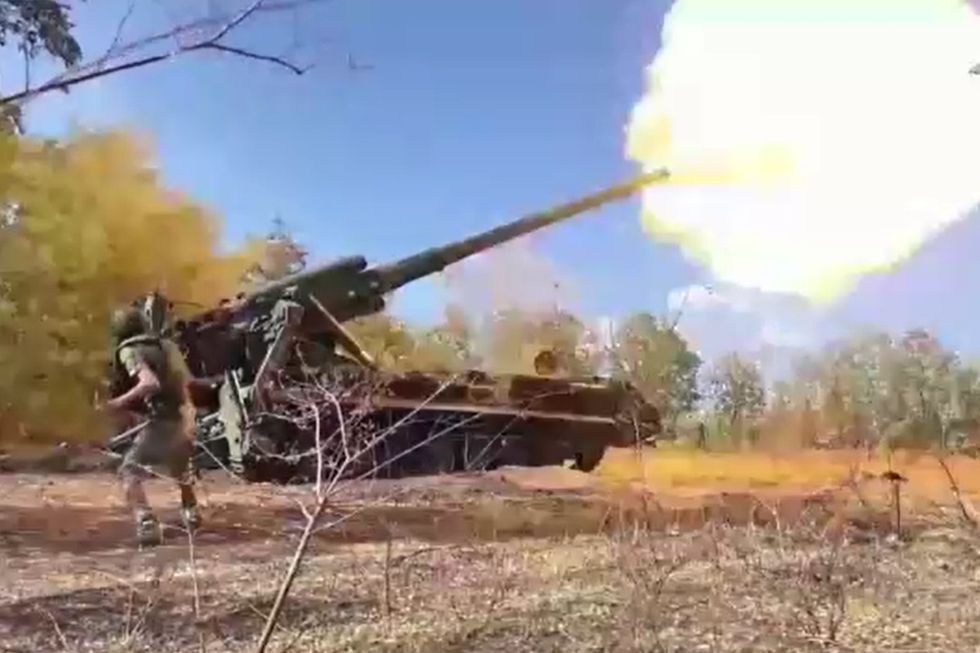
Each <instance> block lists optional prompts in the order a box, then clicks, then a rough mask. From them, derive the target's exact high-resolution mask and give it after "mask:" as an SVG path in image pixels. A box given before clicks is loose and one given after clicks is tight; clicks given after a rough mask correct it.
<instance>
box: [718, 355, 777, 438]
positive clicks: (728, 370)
mask: <svg viewBox="0 0 980 653" xmlns="http://www.w3.org/2000/svg"><path fill="white" fill-rule="evenodd" d="M708 386H709V394H710V397H711V399H712V400H713V402H714V407H715V410H717V411H718V412H719V413H721V414H722V415H723V416H724V417H725V419H726V421H727V426H728V428H729V429H730V433H731V436H732V438H733V440H735V441H736V443H738V442H741V441H742V440H743V437H744V436H745V435H746V434H747V433H751V429H750V427H751V426H752V423H753V421H754V420H755V419H756V418H758V417H760V416H761V415H762V413H763V411H764V410H765V407H766V393H765V383H764V380H763V378H762V372H761V370H760V369H759V367H758V366H757V365H755V364H754V363H752V362H751V361H748V360H745V359H744V358H742V357H741V356H739V355H738V354H737V353H731V354H728V355H726V356H724V357H722V358H721V359H720V360H719V361H718V362H717V363H715V365H714V367H713V369H712V371H711V373H710V375H709V378H708Z"/></svg>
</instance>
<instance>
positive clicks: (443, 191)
mask: <svg viewBox="0 0 980 653" xmlns="http://www.w3.org/2000/svg"><path fill="white" fill-rule="evenodd" d="M168 1H169V0H168ZM96 5H97V6H96ZM127 5H128V2H123V1H119V0H100V2H98V3H91V2H90V3H84V4H80V5H79V7H78V9H77V10H76V14H75V16H76V22H77V23H78V25H79V27H78V34H79V37H80V41H81V44H82V46H83V48H84V49H86V51H87V53H90V54H96V53H98V52H101V51H102V50H104V48H105V47H106V46H107V45H108V43H109V42H110V41H111V39H112V35H113V33H114V32H115V30H116V25H117V22H118V19H119V17H121V16H122V15H123V14H124V13H125V12H126V7H127ZM163 6H164V5H163V1H162V0H157V1H156V2H154V1H152V0H137V4H136V7H137V9H136V11H135V13H134V14H133V16H132V18H131V19H130V21H129V22H128V23H127V25H126V29H125V32H124V36H125V35H129V36H131V37H136V36H139V35H142V34H146V33H150V32H154V31H158V30H160V29H161V28H165V27H166V26H167V24H168V22H167V21H168V20H171V17H170V15H168V13H167V11H170V12H171V13H172V12H173V11H175V10H176V8H179V7H187V6H194V3H192V4H191V5H188V4H185V3H177V2H174V3H173V4H171V5H167V6H168V10H163V9H161V7H163ZM198 6H199V5H198ZM668 8H669V2H668V0H484V1H482V2H477V1H475V0H473V1H468V2H459V1H458V0H457V1H453V0H416V1H414V2H393V1H391V0H389V1H387V2H384V1H382V0H328V1H327V2H324V3H321V4H320V5H317V6H315V7H311V8H306V9H303V10H302V14H301V16H302V19H301V20H300V21H295V20H293V18H294V17H292V16H290V15H282V16H277V17H274V18H268V17H267V18H262V19H260V20H258V21H256V23H255V25H256V29H253V30H251V31H249V32H248V33H245V34H243V35H242V38H243V42H244V43H247V44H248V45H250V46H252V47H255V48H261V49H263V50H265V51H268V52H271V53H280V52H282V51H283V50H284V49H285V48H286V47H287V46H288V45H289V44H290V42H291V41H293V40H294V39H295V38H299V39H301V40H303V41H306V42H311V41H317V42H318V45H317V46H316V48H315V49H311V48H310V47H309V46H308V47H307V48H306V49H304V50H303V51H301V52H300V54H298V55H297V59H298V60H299V61H303V62H306V61H311V60H312V61H314V62H315V63H316V65H317V67H316V68H315V69H314V70H313V71H311V72H310V73H308V74H307V75H305V76H303V77H296V76H294V75H292V74H290V73H288V72H286V71H283V70H281V69H278V68H275V67H271V66H268V65H264V64H262V63H257V62H248V61H243V60H240V59H235V58H229V57H227V56H223V55H216V54H201V55H191V56H188V57H182V58H179V59H177V60H175V61H174V62H172V63H167V64H162V65H155V66H151V67H147V68H145V69H142V70H138V71H134V72H127V73H123V74H119V75H114V76H112V77H108V78H105V79H103V80H100V81H98V82H94V83H90V84H88V85H84V86H80V87H78V88H77V89H76V90H75V91H73V92H72V93H71V94H70V95H68V96H63V95H61V94H52V95H50V96H47V97H44V98H40V99H38V100H36V101H35V102H34V103H33V104H31V105H30V106H29V108H28V114H27V115H28V127H29V129H30V130H31V131H33V132H36V133H45V134H60V133H64V132H65V131H66V130H68V129H70V128H71V126H72V125H73V124H78V125H82V126H86V127H99V126H124V127H134V128H136V129H138V130H140V131H142V132H145V133H147V134H149V135H150V136H151V137H152V138H153V141H154V143H155V145H156V147H157V152H158V157H159V161H160V163H161V166H162V170H163V173H164V175H165V178H166V179H167V181H168V182H169V183H170V184H172V185H174V186H176V187H178V188H180V189H182V190H184V191H186V192H188V193H189V194H191V195H192V196H193V197H195V198H196V199H198V200H199V201H201V202H203V203H205V204H207V205H208V206H210V207H211V208H212V209H214V211H215V212H216V213H218V214H219V215H220V216H221V217H222V219H223V220H224V224H225V228H226V236H227V240H228V242H229V243H230V244H234V243H235V242H237V241H239V240H240V239H241V238H243V237H244V236H245V235H246V234H250V233H251V234H259V233H262V232H264V231H266V230H267V229H268V227H269V224H270V222H271V220H272V218H273V216H274V215H275V214H277V213H278V214H280V215H281V216H282V218H283V219H284V220H285V221H286V223H287V225H288V226H289V227H290V229H291V230H292V231H293V232H294V233H295V235H296V236H297V238H298V239H300V240H301V241H303V242H304V243H305V244H306V245H307V246H308V247H309V248H310V249H311V251H312V253H313V257H314V259H316V260H325V259H329V258H332V257H335V256H340V255H347V254H356V253H357V254H363V255H365V256H366V257H367V258H368V259H369V260H371V261H375V262H383V261H386V260H390V259H394V258H397V257H400V256H403V255H407V254H410V253H412V252H414V251H415V250H418V249H421V248H425V247H427V246H430V245H433V244H437V243H441V242H444V241H446V240H448V239H453V238H458V237H462V236H465V235H467V234H469V233H471V232H474V231H477V230H482V229H485V228H489V227H491V226H494V225H496V224H499V223H500V222H503V221H505V220H509V219H511V218H513V217H516V216H518V215H520V214H522V213H524V212H527V211H531V210H536V209H539V208H542V207H545V206H547V205H549V204H551V203H553V202H557V201H563V200H566V199H570V198H572V197H574V196H576V195H579V194H582V193H586V192H590V191H592V190H596V189H598V188H599V187H602V186H604V185H606V184H609V183H613V182H616V181H618V180H620V179H621V178H625V177H627V176H630V175H632V174H634V173H635V172H636V170H635V168H634V166H633V165H632V164H631V163H630V162H628V161H627V159H626V156H625V154H624V133H623V129H624V126H625V124H626V122H627V120H628V116H629V112H630V109H631V108H632V106H633V105H634V103H635V102H636V101H637V100H638V99H639V98H640V96H641V94H642V92H643V89H644V68H645V67H646V66H647V65H648V64H649V62H650V61H651V60H652V58H653V57H654V55H655V54H656V52H657V48H658V47H659V37H660V31H661V27H662V20H663V16H664V13H665V11H666V10H667V9H668ZM348 54H351V55H353V56H354V57H355V58H356V59H357V60H358V61H362V62H365V63H368V64H370V65H371V66H373V69H371V70H369V71H363V72H356V73H352V72H351V71H349V70H348V69H347V57H348ZM2 61H3V65H4V70H7V71H14V72H13V74H14V75H16V74H17V73H18V72H19V70H20V68H19V64H18V63H17V62H16V61H15V60H12V58H11V56H9V54H8V56H6V57H5V58H4V59H3V60H2ZM3 78H4V79H10V78H11V77H10V76H9V74H8V76H4V77H3ZM978 83H980V81H978ZM638 213H639V205H638V202H636V201H626V202H621V203H618V204H616V205H614V206H611V207H609V208H607V209H603V210H600V211H596V212H593V213H590V214H587V215H583V216H580V217H579V218H577V219H575V220H573V221H572V222H570V223H567V224H564V225H561V226H559V227H557V228H554V229H551V230H550V231H549V232H547V233H546V234H542V235H540V236H538V237H535V239H534V241H533V242H534V246H535V248H536V250H537V251H540V252H541V253H542V254H543V255H544V256H545V257H547V259H548V260H549V261H550V262H551V263H552V264H553V265H554V266H555V267H556V268H557V269H558V270H559V271H560V274H561V275H562V278H567V279H568V281H569V283H570V284H572V285H573V286H575V288H576V289H577V296H578V297H579V298H580V303H579V306H578V308H579V309H580V310H582V311H583V312H584V313H585V314H586V315H589V316H598V315H622V314H624V313H626V312H629V311H633V310H650V311H653V312H655V313H662V312H664V311H665V310H667V307H668V297H669V296H670V293H671V291H672V290H673V291H675V298H676V289H678V288H683V287H685V286H688V285H690V284H700V283H707V282H709V281H710V277H709V275H708V274H707V273H706V272H705V271H703V270H702V269H701V268H700V267H698V266H696V265H694V264H691V263H689V262H688V261H687V260H686V259H685V258H684V256H683V255H682V254H681V253H680V251H679V250H678V249H677V248H676V247H674V246H673V245H667V244H661V243H655V242H653V241H652V240H651V239H650V238H648V237H647V236H646V235H644V233H643V231H642V230H641V227H640V220H639V215H638ZM974 223H975V221H972V220H971V221H967V222H966V223H964V224H961V225H958V226H957V227H956V229H959V231H956V232H955V234H953V235H949V234H947V235H944V236H940V242H938V243H937V244H934V245H933V246H932V248H931V249H929V250H928V251H927V252H925V253H924V254H923V255H922V256H919V257H917V258H916V259H914V260H913V261H912V262H910V263H908V264H906V265H904V266H903V268H902V269H901V270H899V271H898V272H896V273H895V274H891V275H887V278H885V279H881V280H872V281H870V282H868V283H866V284H865V285H864V287H862V289H860V290H859V291H858V292H857V293H856V294H855V295H854V296H852V297H850V298H847V299H845V301H844V302H843V303H842V304H841V305H840V306H839V307H837V308H835V309H834V311H833V312H832V313H831V314H829V315H821V316H816V317H815V316H814V315H813V314H812V312H811V311H810V310H809V309H808V308H807V307H806V306H805V305H803V304H801V303H800V302H798V301H797V300H795V299H794V298H787V297H781V296H761V295H760V296H756V295H753V296H752V299H750V300H749V301H748V304H747V305H746V304H745V303H743V304H740V305H738V306H734V307H733V306H732V305H729V304H723V305H722V306H721V307H720V308H719V306H718V305H715V306H714V307H713V309H712V310H704V311H701V313H700V314H699V313H698V311H699V310H701V308H703V307H699V306H696V305H691V306H689V307H688V308H687V309H686V310H687V312H686V313H685V316H684V320H682V322H687V323H689V325H688V327H687V328H689V329H690V333H692V334H693V336H696V337H697V338H698V340H699V346H700V347H701V348H702V349H703V350H705V351H706V353H708V354H709V355H711V354H717V353H720V352H721V351H723V350H725V349H728V348H732V347H757V346H761V345H763V344H770V345H772V344H775V345H778V346H781V345H780V341H779V340H780V339H779V338H775V340H773V339H772V338H770V337H769V336H766V335H765V332H766V330H767V329H768V330H769V331H770V332H771V331H772V329H773V328H775V329H776V331H781V332H782V333H783V334H784V335H785V334H786V333H787V332H789V335H790V336H791V337H789V339H788V342H795V340H794V339H793V337H792V336H794V334H795V335H797V336H800V337H801V338H803V340H805V341H807V342H812V338H813V337H814V334H815V333H819V334H820V335H821V336H824V335H826V334H827V333H829V332H830V331H832V330H833V329H838V330H839V329H840V328H842V327H843V328H850V327H851V326H853V325H856V324H864V323H870V324H882V325H884V326H887V327H889V328H903V327H906V326H910V325H912V324H913V323H922V324H925V325H926V326H930V327H932V328H934V329H935V330H937V332H939V334H940V335H941V336H942V337H943V338H944V339H946V340H947V341H949V342H950V343H951V344H953V345H954V346H956V347H959V348H961V349H964V350H966V351H972V350H974V349H977V347H976V338H975V337H974V336H973V332H972V329H971V328H970V326H969V320H970V319H972V318H973V317H975V309H972V308H967V307H966V306H968V305H969V303H970V301H969V300H970V298H971V297H977V296H980V295H978V294H977V293H976V292H972V293H971V294H970V295H967V296H966V297H965V301H962V302H957V301H952V300H950V293H951V292H954V291H955V292H962V291H964V290H968V288H967V287H966V285H967V284H972V286H971V288H972V290H974V291H980V287H978V284H977V283H976V282H972V281H970V279H972V278H973V276H971V275H970V274H969V270H970V267H969V266H970V265H973V268H974V269H975V268H976V267H977V264H971V263H970V262H971V261H972V260H973V259H974V258H975V257H974V255H973V253H972V249H973V248H971V247H970V243H976V242H977V240H978V237H980V226H976V225H974ZM944 239H945V240H944ZM957 248H958V249H957ZM937 252H938V253H937ZM954 256H958V257H959V258H955V257H954ZM950 257H954V258H950ZM951 264H952V265H956V266H960V267H959V270H960V272H961V273H962V274H959V275H956V278H950V276H951V275H949V270H950V265H951ZM903 275H904V276H903ZM907 288H908V289H910V290H909V292H910V294H909V295H908V301H906V300H905V297H906V295H905V291H906V289H907ZM738 292H741V291H738ZM742 295H743V296H746V297H747V296H748V295H746V294H745V293H744V292H743V293H742ZM441 297H442V296H441V294H440V290H439V287H438V286H436V285H435V284H431V283H419V284H416V285H415V286H413V287H412V288H410V289H406V290H405V291H403V292H402V293H401V294H400V295H399V297H398V299H397V301H396V304H395V310H396V311H397V312H398V313H400V314H402V315H404V316H405V317H407V318H409V319H412V320H416V321H426V320H430V319H436V318H437V317H438V315H439V310H440V306H441ZM911 302H915V304H914V305H913V304H912V303H911ZM954 306H957V307H959V308H956V309H955V310H951V309H953V307H954ZM773 320H775V326H773ZM828 324H830V325H832V327H833V328H830V327H828V326H827V325H828ZM682 326H683V325H682ZM770 341H772V342H770ZM782 345H786V342H782ZM975 353H980V351H977V352H975Z"/></svg>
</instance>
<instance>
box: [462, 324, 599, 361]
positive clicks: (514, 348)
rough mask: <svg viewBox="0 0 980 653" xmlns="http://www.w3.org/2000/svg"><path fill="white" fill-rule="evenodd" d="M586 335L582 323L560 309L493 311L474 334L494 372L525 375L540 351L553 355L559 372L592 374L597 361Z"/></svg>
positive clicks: (480, 349) (586, 331) (481, 351)
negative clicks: (588, 345)
mask: <svg viewBox="0 0 980 653" xmlns="http://www.w3.org/2000/svg"><path fill="white" fill-rule="evenodd" d="M587 337H588V330H587V329H586V327H585V324H584V323H583V322H582V321H581V320H580V319H578V318H577V317H575V316H574V315H572V314H571V313H569V312H567V311H564V310H561V309H548V310H538V311H530V310H525V309H518V308H511V309H507V310H502V311H495V312H494V313H492V314H491V315H489V316H488V317H487V319H485V320H484V321H483V323H482V324H481V326H480V328H479V329H478V333H477V334H476V340H477V349H478V351H479V352H480V353H481V356H482V358H483V359H484V360H485V361H486V364H487V365H488V366H489V367H490V368H491V369H492V370H493V371H495V372H504V373H508V372H511V373H528V374H533V373H534V372H535V366H534V361H535V358H536V357H537V356H538V354H539V353H541V352H542V351H549V352H551V353H552V354H554V357H555V359H556V361H557V363H558V366H559V371H560V372H561V373H564V374H571V375H583V374H594V373H595V372H596V370H597V369H598V364H599V360H598V356H597V355H596V354H595V353H594V352H591V351H589V349H588V348H587V347H586V341H587Z"/></svg>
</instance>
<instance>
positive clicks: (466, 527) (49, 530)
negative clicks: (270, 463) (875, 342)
mask: <svg viewBox="0 0 980 653" xmlns="http://www.w3.org/2000/svg"><path fill="white" fill-rule="evenodd" d="M617 456H618V457H617ZM628 461H629V458H628V457H627V455H626V454H625V453H619V454H615V455H613V456H611V457H609V460H607V461H604V463H603V467H601V468H600V469H599V470H598V471H597V472H595V473H593V474H582V473H579V472H574V471H571V470H566V469H561V468H542V469H505V470H500V471H497V472H488V473H482V474H479V473H473V474H460V475H452V476H439V477H425V478H416V479H402V480H398V481H373V482H359V483H348V484H343V485H341V486H340V488H339V490H338V491H337V493H336V495H335V500H334V501H332V502H331V505H330V507H329V509H328V514H326V515H325V517H324V522H325V523H326V524H329V525H330V527H329V528H325V529H323V530H322V531H321V532H319V533H318V534H317V536H316V537H315V539H314V543H313V546H312V549H311V551H310V554H309V557H308V559H307V560H306V562H305V566H304V568H303V572H302V573H301V575H300V579H299V580H298V581H297V584H296V586H295V587H294V589H293V591H292V593H291V595H290V599H289V601H288V604H287V609H286V611H285V613H284V616H283V619H282V622H281V626H280V628H279V630H277V631H276V633H275V634H274V637H273V645H272V646H271V648H270V650H275V651H283V650H294V651H362V650H363V651H367V650H389V651H443V650H453V651H464V650H465V651H488V650H505V649H507V650H535V651H550V650H555V651H558V650H561V651H606V650H610V651H619V650H622V651H657V650H664V651H702V650H703V651H715V650H717V651H762V650H785V651H802V650H811V649H812V650H828V649H836V650H862V651H863V650H867V651H872V650H873V651H886V650H893V651H940V650H941V651H951V652H952V651H974V650H980V649H978V647H980V628H977V627H976V624H977V617H978V616H980V591H978V590H980V572H977V571H976V570H977V569H978V568H980V565H978V564H977V563H978V562H980V538H978V537H977V536H976V530H975V529H974V528H972V527H971V526H970V525H969V522H968V520H967V519H966V518H965V517H964V516H963V509H962V508H961V507H960V505H959V503H958V502H956V501H955V499H954V498H953V496H952V493H951V492H950V490H949V488H948V486H947V487H944V488H941V489H942V491H940V488H939V486H938V485H937V484H938V480H937V479H939V478H940V476H936V466H935V465H934V464H928V462H927V461H926V462H924V461H916V460H912V461H908V460H907V461H904V467H902V468H901V469H900V471H901V472H902V473H903V475H905V476H906V477H907V478H908V479H909V480H908V481H907V482H905V483H904V484H903V486H902V491H903V495H902V507H903V514H902V515H901V518H902V522H903V523H902V531H901V536H900V537H896V535H895V532H894V530H895V517H896V515H895V511H894V505H893V504H892V503H891V500H892V497H893V494H892V485H891V484H890V483H888V482H886V481H884V480H881V479H880V478H879V477H878V476H876V475H875V474H872V473H870V472H868V471H865V472H864V473H863V474H858V475H857V476H853V475H852V477H853V478H852V480H853V479H854V478H856V479H857V483H856V485H848V483H846V482H845V480H847V479H844V478H835V477H833V474H824V475H821V476H820V478H818V479H817V478H816V477H815V476H813V475H812V474H811V475H810V476H806V475H801V476H800V482H799V483H795V484H794V483H788V482H785V481H782V482H780V483H776V484H772V483H764V482H760V481H759V479H756V480H755V481H754V482H750V481H751V480H752V479H749V480H746V479H744V478H742V479H734V480H733V479H731V478H729V479H727V480H726V479H721V478H716V479H714V481H711V482H709V481H707V480H705V479H703V478H702V479H701V480H700V481H698V483H696V484H691V483H688V482H686V481H685V480H684V478H682V476H683V475H682V474H680V473H678V472H677V471H676V470H677V468H678V467H677V464H676V463H664V467H663V469H673V470H674V471H673V472H671V474H673V476H670V477H669V478H667V476H664V475H663V474H665V472H663V470H661V476H660V477H649V478H640V479H638V478H637V477H636V476H635V474H632V472H630V473H627V472H625V471H624V470H625V469H626V468H627V467H628V464H627V463H628ZM734 462H737V461H735V460H734V459H733V460H730V461H729V464H732V463H734ZM743 462H744V461H743ZM746 464H747V463H746ZM807 464H808V465H809V468H810V469H811V470H812V469H813V468H814V466H815V465H816V463H815V462H813V461H810V462H809V463H807ZM969 464H970V463H964V462H963V461H959V462H957V463H956V465H959V466H956V465H954V470H955V471H956V474H957V475H960V474H967V473H968V472H971V471H975V470H973V469H972V468H970V467H964V466H963V465H969ZM670 465H674V467H670ZM708 466H709V463H707V462H704V463H703V464H702V465H701V466H700V467H699V470H700V471H699V472H698V473H699V474H703V473H704V470H705V469H706V468H707V467H708ZM767 469H768V468H767ZM828 469H830V468H829V467H828ZM835 469H836V468H835ZM849 469H850V468H849ZM766 473H771V472H766ZM764 475H765V474H762V473H760V474H758V475H757V476H760V477H761V476H764ZM818 481H819V482H818ZM977 482H978V478H977V477H976V476H971V477H970V478H965V479H964V480H963V486H964V488H965V490H964V491H965V493H966V496H967V501H968V502H969V501H970V499H971V498H973V499H976V493H975V492H974V489H975V488H974V486H975V485H976V484H977ZM149 489H150V497H151V501H152V502H153V503H154V504H155V505H156V506H158V507H159V513H160V516H161V518H162V519H164V520H165V522H167V523H168V524H171V525H172V527H171V528H169V529H168V531H167V540H166V542H165V544H164V545H163V546H161V547H158V548H156V549H153V550H149V551H143V552H140V551H137V550H135V549H134V547H133V543H132V538H133V532H132V522H131V519H130V517H129V515H128V514H127V513H126V511H125V510H124V507H123V503H122V498H121V496H120V493H119V490H118V488H117V486H116V483H115V478H114V477H113V476H112V475H111V474H110V473H105V472H102V473H92V472H89V473H82V474H41V473H11V474H0V551H2V562H0V650H5V651H6V650H9V651H44V650H52V651H53V650H72V651H75V650H106V651H123V650H146V651H151V650H152V651H183V650H201V648H202V644H203V646H204V648H205V649H206V650H213V651H224V650H229V651H231V650H235V651H241V650H251V649H252V648H254V642H255V640H256V638H257V637H258V634H259V632H260V631H261V626H262V622H263V616H264V615H265V614H267V613H268V610H269V608H270V605H271V602H272V599H273V597H274V595H275V590H276V586H277V584H278V582H279V580H280V579H281V578H282V575H283V573H284V571H285V569H286V567H287V565H288V562H289V557H290V555H291V552H292V550H293V548H294V547H295V544H296V541H297V538H298V536H299V533H300V532H301V530H302V527H303V525H304V523H305V520H304V517H303V513H302V509H301V507H300V503H304V502H305V503H307V504H308V503H309V501H310V500H311V494H310V493H311V489H310V488H309V487H304V486H294V487H281V486H270V485H262V484H253V485H245V484H242V483H240V482H238V481H236V480H235V479H233V478H230V477H228V476H227V475H225V474H222V473H209V474H207V475H206V476H205V477H204V478H202V481H201V483H200V484H199V493H200V499H201V504H202V508H203V515H204V518H205V526H204V528H203V529H202V530H201V531H200V532H199V533H198V534H197V535H196V536H195V537H194V540H193V542H191V541H190V540H189V539H188V537H187V535H186V534H185V533H183V532H182V531H181V530H180V529H179V528H177V527H176V501H177V497H176V495H175V492H174V491H173V488H172V487H170V486H169V484H168V483H166V482H165V481H162V480H157V481H153V482H152V483H151V484H150V486H149ZM971 505H972V504H971ZM190 544H193V546H190ZM195 587H196V590H195Z"/></svg>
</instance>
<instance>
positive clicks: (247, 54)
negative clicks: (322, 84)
mask: <svg viewBox="0 0 980 653" xmlns="http://www.w3.org/2000/svg"><path fill="white" fill-rule="evenodd" d="M201 49H202V50H217V51H219V52H227V53H229V54H234V55H237V56H239V57H244V58H245V59H255V60H257V61H266V62H268V63H273V64H277V65H279V66H282V67H283V68H288V69H289V70H290V71H292V72H294V73H296V74H297V75H302V74H303V73H305V72H307V71H309V70H310V69H311V68H312V67H313V66H312V65H310V66H304V67H300V66H297V65H296V64H294V63H290V62H289V61H286V60H285V59H283V58H281V57H276V56H272V55H268V54H259V53H257V52H251V51H249V50H244V49H242V48H236V47H233V46H230V45H221V44H220V43H207V44H205V45H203V46H201Z"/></svg>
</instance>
